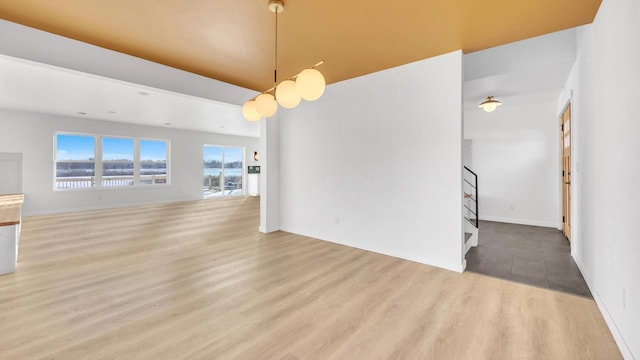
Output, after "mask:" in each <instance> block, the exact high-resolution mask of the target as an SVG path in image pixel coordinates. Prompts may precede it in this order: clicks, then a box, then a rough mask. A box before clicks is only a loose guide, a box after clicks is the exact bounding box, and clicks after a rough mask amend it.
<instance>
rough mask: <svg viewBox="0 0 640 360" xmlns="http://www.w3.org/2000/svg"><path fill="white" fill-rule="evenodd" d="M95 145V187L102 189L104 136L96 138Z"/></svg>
mask: <svg viewBox="0 0 640 360" xmlns="http://www.w3.org/2000/svg"><path fill="white" fill-rule="evenodd" d="M94 143H95V156H94V158H93V160H94V161H95V163H94V165H93V167H94V169H95V175H94V179H95V183H96V185H95V187H96V188H101V187H102V136H101V135H98V136H94Z"/></svg>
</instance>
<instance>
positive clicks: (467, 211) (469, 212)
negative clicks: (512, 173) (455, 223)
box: [462, 166, 478, 254]
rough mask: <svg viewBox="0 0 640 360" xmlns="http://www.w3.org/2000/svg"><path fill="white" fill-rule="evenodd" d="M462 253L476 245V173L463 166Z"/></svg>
mask: <svg viewBox="0 0 640 360" xmlns="http://www.w3.org/2000/svg"><path fill="white" fill-rule="evenodd" d="M463 180H464V181H463V186H462V192H463V196H464V202H463V204H464V253H465V254H466V253H467V251H469V249H471V248H472V247H475V246H478V175H477V174H476V173H475V172H473V171H472V170H471V169H469V168H468V167H466V166H465V167H464V175H463Z"/></svg>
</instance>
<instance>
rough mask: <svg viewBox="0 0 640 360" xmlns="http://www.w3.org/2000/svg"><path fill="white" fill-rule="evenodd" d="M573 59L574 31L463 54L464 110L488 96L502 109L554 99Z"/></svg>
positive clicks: (574, 52) (471, 107) (470, 108)
mask: <svg viewBox="0 0 640 360" xmlns="http://www.w3.org/2000/svg"><path fill="white" fill-rule="evenodd" d="M575 60H576V30H575V28H574V29H569V30H564V31H560V32H556V33H552V34H547V35H543V36H539V37H535V38H531V39H527V40H522V41H518V42H515V43H511V44H507V45H502V46H498V47H495V48H491V49H487V50H483V51H478V52H474V53H471V54H467V55H464V107H465V110H467V111H469V110H473V109H477V110H480V109H478V108H477V106H478V104H479V103H480V102H482V101H483V99H484V98H486V97H487V96H490V95H492V96H495V97H496V98H497V99H498V100H500V101H501V102H502V103H503V104H504V105H505V106H506V105H509V104H521V103H531V102H538V101H547V100H555V99H557V98H558V96H559V94H560V92H561V91H562V88H563V87H564V85H565V83H566V81H567V78H568V77H569V74H570V72H571V69H572V67H573V64H574V63H575Z"/></svg>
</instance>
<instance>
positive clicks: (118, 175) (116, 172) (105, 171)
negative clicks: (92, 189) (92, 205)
mask: <svg viewBox="0 0 640 360" xmlns="http://www.w3.org/2000/svg"><path fill="white" fill-rule="evenodd" d="M133 167H134V165H133V139H122V138H112V137H103V138H102V186H105V187H113V186H132V185H133V183H134V177H133Z"/></svg>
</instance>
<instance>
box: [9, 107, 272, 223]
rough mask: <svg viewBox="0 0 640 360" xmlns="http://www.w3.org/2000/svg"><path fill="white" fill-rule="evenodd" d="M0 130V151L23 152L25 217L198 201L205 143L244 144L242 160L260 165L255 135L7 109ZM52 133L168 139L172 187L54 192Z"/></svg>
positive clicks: (257, 140) (200, 195)
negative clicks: (243, 158) (188, 129)
mask: <svg viewBox="0 0 640 360" xmlns="http://www.w3.org/2000/svg"><path fill="white" fill-rule="evenodd" d="M0 128H2V131H1V132H0V153H2V152H11V153H22V154H23V184H22V190H23V192H24V193H25V203H24V214H25V215H34V214H44V213H57V212H66V211H74V210H86V209H98V208H110V207H119V206H127V205H136V204H144V203H160V202H171V201H186V200H195V199H201V198H202V176H203V175H202V151H203V150H202V147H203V145H204V144H212V145H235V146H243V147H246V164H247V165H259V163H257V162H255V161H254V160H253V152H254V151H258V148H259V141H260V140H259V139H256V138H249V137H239V136H230V135H220V134H212V133H203V132H195V131H187V130H175V129H170V128H162V127H151V126H141V125H132V124H125V123H118V122H108V121H98V120H89V119H84V118H83V119H79V118H71V117H61V116H54V115H43V114H35V113H28V112H18V111H7V110H0ZM56 131H67V132H80V133H89V134H98V135H119V136H133V137H148V138H158V139H167V140H170V141H171V158H170V161H171V185H170V186H158V187H152V188H151V187H150V188H131V189H88V190H79V191H54V190H53V138H54V134H55V132H56Z"/></svg>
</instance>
